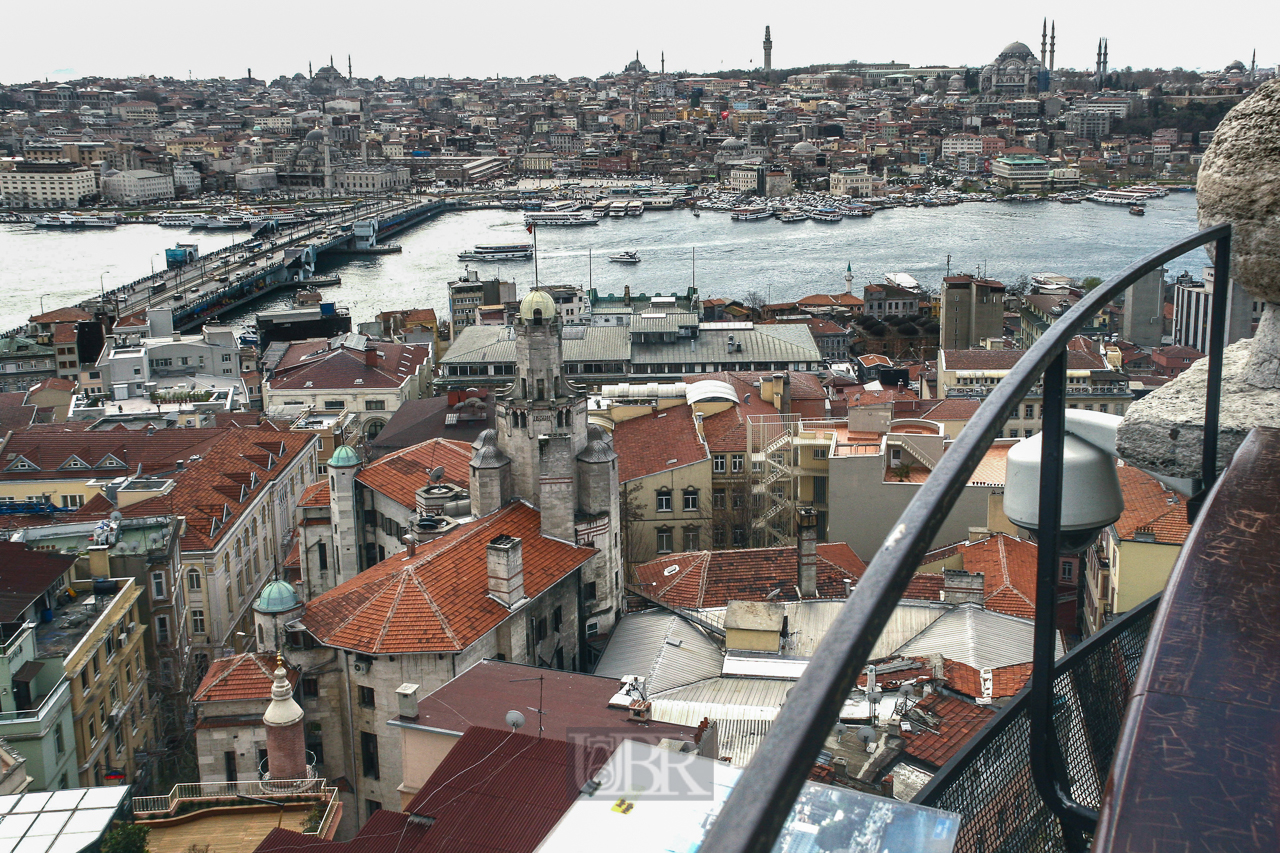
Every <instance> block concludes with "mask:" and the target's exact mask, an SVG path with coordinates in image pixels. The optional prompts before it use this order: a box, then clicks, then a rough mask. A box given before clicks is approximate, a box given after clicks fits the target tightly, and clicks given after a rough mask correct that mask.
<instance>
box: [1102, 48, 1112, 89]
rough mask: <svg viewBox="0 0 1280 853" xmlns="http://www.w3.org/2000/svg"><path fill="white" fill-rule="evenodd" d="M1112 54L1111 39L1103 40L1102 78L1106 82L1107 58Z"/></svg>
mask: <svg viewBox="0 0 1280 853" xmlns="http://www.w3.org/2000/svg"><path fill="white" fill-rule="evenodd" d="M1110 52H1111V41H1110V39H1103V40H1102V77H1103V79H1104V80H1105V79H1106V77H1107V57H1108V54H1109V53H1110Z"/></svg>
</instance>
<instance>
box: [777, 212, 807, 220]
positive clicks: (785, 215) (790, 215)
mask: <svg viewBox="0 0 1280 853" xmlns="http://www.w3.org/2000/svg"><path fill="white" fill-rule="evenodd" d="M808 218H809V214H807V213H805V212H804V211H803V210H784V211H782V212H780V213H779V214H778V221H779V222H804V221H805V220H806V219H808Z"/></svg>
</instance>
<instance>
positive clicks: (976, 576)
mask: <svg viewBox="0 0 1280 853" xmlns="http://www.w3.org/2000/svg"><path fill="white" fill-rule="evenodd" d="M985 581H986V577H985V576H984V575H983V573H982V572H974V573H973V574H970V573H969V572H966V571H965V570H964V569H944V570H943V572H942V600H943V601H945V602H946V603H947V604H960V603H962V602H965V601H974V602H977V603H979V604H981V603H982V593H983V589H984V587H985Z"/></svg>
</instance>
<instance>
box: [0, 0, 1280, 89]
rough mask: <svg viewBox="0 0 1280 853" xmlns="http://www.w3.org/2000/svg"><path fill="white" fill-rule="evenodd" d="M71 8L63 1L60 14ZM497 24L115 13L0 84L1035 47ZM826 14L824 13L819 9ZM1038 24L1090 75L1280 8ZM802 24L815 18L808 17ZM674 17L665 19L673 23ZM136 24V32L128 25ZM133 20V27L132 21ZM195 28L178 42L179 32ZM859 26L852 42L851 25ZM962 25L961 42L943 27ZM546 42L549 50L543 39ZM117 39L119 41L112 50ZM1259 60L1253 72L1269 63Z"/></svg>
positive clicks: (1206, 62)
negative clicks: (134, 38)
mask: <svg viewBox="0 0 1280 853" xmlns="http://www.w3.org/2000/svg"><path fill="white" fill-rule="evenodd" d="M77 8H83V9H84V10H85V16H86V17H87V18H91V17H92V14H94V13H95V12H91V11H90V7H89V6H88V4H86V3H84V2H83V0H72V3H71V8H70V10H69V11H70V12H71V13H72V16H73V17H74V16H75V10H76V9H77ZM492 8H493V11H492V17H491V18H486V20H493V19H494V18H496V19H497V20H498V21H499V23H498V24H497V25H496V26H492V27H491V28H489V29H488V30H486V31H485V32H481V33H473V32H472V31H473V30H474V25H475V22H476V18H475V16H474V15H472V14H470V10H469V9H468V8H466V7H444V8H441V9H439V10H433V14H432V15H431V16H430V17H427V16H421V17H418V16H416V15H415V14H414V13H408V14H407V15H406V16H404V17H407V18H408V20H407V22H406V21H404V20H403V19H402V18H397V21H398V22H399V23H394V22H391V21H389V20H387V19H384V18H378V17H373V18H372V19H371V25H370V26H368V27H361V28H359V29H356V28H352V29H349V30H343V29H341V28H337V27H334V26H332V25H331V23H330V22H329V21H328V20H327V19H326V18H325V17H324V15H323V12H322V11H317V13H316V14H315V16H314V17H312V18H308V19H302V20H299V17H298V15H297V13H296V10H287V11H286V10H285V9H283V8H277V7H264V8H262V9H260V10H255V15H254V17H253V18H252V20H245V19H243V18H235V17H226V18H217V17H210V18H207V19H201V20H199V21H198V22H192V23H193V24H194V26H193V27H191V28H189V29H188V28H184V27H182V26H178V27H176V28H175V29H174V30H173V31H172V32H173V33H174V34H175V35H174V37H172V38H167V39H163V40H152V42H153V43H149V44H147V45H146V46H145V47H144V48H143V49H140V50H139V49H134V47H133V43H132V42H130V41H127V40H123V39H119V38H114V37H113V36H114V35H116V34H123V33H126V32H129V31H130V29H128V28H130V27H132V26H133V25H128V24H125V23H123V22H115V21H112V22H109V23H105V24H102V25H101V26H99V27H97V28H93V29H89V28H86V29H83V30H75V31H73V32H71V33H68V34H65V36H60V38H59V41H58V44H59V48H58V49H57V50H56V51H51V50H49V49H48V48H47V46H46V44H47V43H46V42H43V41H42V40H39V39H30V40H26V41H20V42H18V43H17V44H14V45H11V46H10V49H9V50H7V51H6V53H5V55H4V56H0V83H5V84H16V83H23V82H33V81H36V80H44V79H49V80H70V79H78V78H83V77H133V76H146V75H154V76H157V77H176V78H180V79H184V78H187V77H188V76H191V77H193V78H197V79H199V78H216V77H228V78H237V77H241V76H244V74H245V73H246V72H247V70H248V69H250V68H251V69H252V70H253V74H254V77H255V78H257V79H263V80H268V81H269V80H273V79H275V78H276V77H278V76H280V75H282V74H284V75H293V74H295V73H299V72H300V73H306V70H307V67H308V63H311V65H312V67H313V68H319V67H320V66H321V65H323V64H325V63H327V62H328V58H329V56H330V55H332V56H333V57H334V61H335V64H336V65H337V66H338V67H339V69H340V70H341V71H343V72H345V71H346V64H347V59H346V58H347V56H348V55H350V56H351V57H352V63H353V67H354V70H355V76H357V77H365V76H368V77H376V76H378V75H381V76H383V77H385V78H388V79H391V78H395V77H415V76H426V77H490V76H493V75H495V74H497V75H501V76H505V77H527V76H531V75H535V74H549V73H554V74H557V75H559V76H561V77H563V78H569V77H573V76H581V75H585V76H592V77H594V76H599V75H602V74H605V73H609V72H619V71H621V70H622V68H623V66H624V65H625V64H626V63H627V62H628V61H629V60H630V59H632V58H634V57H635V55H636V52H637V51H638V52H639V56H640V60H641V61H642V62H643V63H644V64H645V65H646V66H647V67H648V68H649V69H650V70H651V71H657V70H658V69H659V66H660V65H661V63H662V58H663V57H664V56H665V63H666V68H667V70H668V71H673V72H674V71H681V72H686V71H687V72H689V73H711V72H716V71H721V70H730V69H735V68H736V69H751V68H759V67H761V66H762V65H763V64H764V50H763V45H762V42H763V36H764V28H765V26H771V27H772V39H773V57H772V59H773V62H772V65H773V68H775V69H785V68H792V67H798V66H806V65H813V64H840V63H844V62H848V61H851V60H855V59H856V60H860V61H864V62H889V61H896V62H904V63H909V64H911V65H913V66H923V65H944V66H960V65H968V66H981V65H983V64H986V63H988V62H990V61H991V60H992V58H994V56H995V55H996V54H997V53H998V52H999V51H1000V49H1001V48H1002V47H1003V46H1004V45H1006V44H1008V43H1010V42H1013V41H1022V42H1024V43H1025V44H1027V45H1028V46H1029V47H1031V49H1032V50H1033V51H1038V50H1039V47H1040V45H1039V38H1040V32H1041V22H1042V19H1043V17H1044V15H1043V11H1041V12H1032V11H1030V10H1028V11H1027V12H1025V13H1023V14H1013V15H1009V14H1006V15H1005V16H1004V17H1002V18H1000V19H999V23H997V24H991V23H987V24H983V25H979V24H978V23H977V22H976V21H975V19H974V16H973V13H972V11H971V10H967V9H963V10H962V9H958V8H955V7H951V6H944V5H942V4H935V3H927V4H925V6H924V7H922V8H921V10H920V13H919V14H915V15H913V16H912V17H911V19H910V22H906V21H904V19H903V17H902V15H901V13H899V12H897V11H895V10H877V9H872V10H868V11H865V12H860V13H859V15H858V17H857V18H856V19H852V20H849V21H848V24H847V25H846V26H834V27H830V26H824V27H817V26H814V25H812V24H806V23H797V22H795V21H789V20H788V19H787V18H786V17H785V16H783V15H781V14H778V12H779V11H780V10H779V9H777V8H776V7H772V6H769V5H766V4H764V3H760V2H755V3H751V4H749V5H748V6H747V7H746V8H745V9H740V10H739V11H738V12H737V13H735V15H733V16H732V17H731V18H729V19H725V18H724V17H723V16H719V15H717V14H716V13H714V12H713V11H712V10H710V9H709V8H708V9H703V8H701V7H692V8H690V7H688V6H684V5H677V4H675V3H670V2H666V0H659V2H657V3H654V4H650V5H648V6H646V8H645V14H644V15H643V17H640V18H638V19H637V20H628V21H625V22H624V23H623V24H621V25H619V26H617V27H616V28H611V27H608V26H605V25H599V26H592V27H589V26H587V25H581V24H575V23H565V22H563V21H557V20H554V19H548V18H547V17H546V16H545V15H542V14H540V13H538V12H537V11H536V10H535V9H534V8H533V7H529V6H526V5H524V4H515V3H510V2H501V3H499V4H496V6H495V7H492ZM832 11H833V14H834V13H835V11H836V10H835V9H833V10H832ZM1051 17H1053V19H1054V20H1055V22H1056V26H1057V67H1058V68H1060V69H1068V68H1074V69H1076V70H1090V69H1092V67H1093V64H1094V54H1095V51H1096V46H1097V42H1098V39H1099V38H1107V39H1108V41H1109V44H1110V47H1111V55H1110V60H1111V63H1110V64H1111V68H1112V70H1121V69H1123V68H1125V67H1126V66H1131V67H1133V68H1134V69H1141V68H1148V67H1149V68H1157V67H1160V68H1166V69H1168V68H1173V67H1182V68H1186V69H1198V70H1217V69H1220V68H1222V67H1223V66H1225V65H1226V64H1227V63H1228V62H1230V61H1232V60H1237V59H1238V60H1240V61H1242V62H1244V63H1245V64H1248V63H1249V61H1250V58H1251V55H1252V52H1253V50H1254V48H1255V46H1256V45H1255V44H1254V42H1257V41H1259V39H1258V38H1257V34H1258V33H1262V32H1268V31H1274V30H1276V29H1277V28H1280V10H1277V9H1275V8H1266V9H1258V10H1256V12H1255V13H1254V14H1253V15H1252V16H1251V17H1250V19H1249V23H1248V28H1247V29H1246V27H1245V26H1244V25H1243V24H1242V25H1239V26H1234V27H1229V28H1226V27H1224V28H1221V29H1219V30H1199V29H1196V28H1195V27H1194V26H1190V25H1188V24H1186V23H1184V22H1182V21H1180V20H1172V19H1169V18H1167V17H1160V16H1153V15H1150V14H1148V13H1146V12H1144V11H1142V10H1139V9H1130V8H1125V7H1121V8H1118V9H1115V10H1113V11H1111V12H1110V13H1109V14H1108V16H1107V17H1106V18H1105V19H1100V18H1099V17H1098V16H1097V15H1095V14H1091V13H1088V12H1085V11H1077V10H1070V9H1068V10H1064V11H1062V12H1061V13H1058V14H1054V15H1052V16H1051ZM42 20H44V14H43V13H42V12H37V11H35V10H34V9H33V8H31V7H23V8H21V9H18V10H16V11H15V12H13V13H11V15H10V22H11V23H12V24H13V25H14V27H13V30H12V31H13V32H35V31H38V28H39V26H40V25H41V21H42ZM805 20H806V21H813V20H815V17H813V16H810V17H808V18H806V19H805ZM673 22H676V23H678V24H679V26H672V23H673ZM134 29H137V28H134ZM142 29H144V30H145V29H146V28H145V27H144V28H142ZM183 32H194V33H198V39H199V43H200V45H202V46H203V47H200V48H197V49H196V50H193V49H192V45H191V43H190V41H189V40H188V39H185V38H181V37H179V36H178V35H176V34H178V33H183ZM851 32H857V33H859V35H858V37H857V38H856V39H850V38H849V33H851ZM957 33H960V34H963V35H962V36H961V37H960V38H957V37H956V34H957ZM548 44H551V45H554V47H552V48H550V49H549V48H548ZM122 45H123V46H124V47H122ZM1262 48H1263V55H1262V56H1260V57H1259V58H1258V61H1259V66H1260V67H1263V66H1268V65H1272V64H1275V61H1276V57H1274V56H1272V55H1270V54H1267V53H1266V50H1267V45H1266V44H1265V43H1264V44H1263V45H1262Z"/></svg>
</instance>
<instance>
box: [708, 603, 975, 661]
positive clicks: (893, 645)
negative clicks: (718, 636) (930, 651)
mask: <svg viewBox="0 0 1280 853" xmlns="http://www.w3.org/2000/svg"><path fill="white" fill-rule="evenodd" d="M843 606H844V600H843V599H840V600H823V601H787V602H783V604H782V608H783V613H784V614H785V615H786V617H787V630H788V631H789V632H790V633H791V636H790V637H789V638H788V640H787V643H786V645H785V648H784V649H783V653H784V654H787V655H792V656H794V657H813V652H814V649H816V648H817V647H818V643H820V642H821V641H822V638H823V637H825V636H826V635H827V629H829V628H830V627H831V623H832V622H834V621H835V618H836V615H837V614H839V612H840V608H841V607H843ZM951 606H952V605H948V604H943V603H942V602H940V601H939V602H928V601H909V600H903V601H900V602H898V606H897V607H895V608H894V610H893V615H892V616H890V617H889V622H888V624H886V625H885V627H884V631H882V632H881V634H880V639H878V640H876V644H875V647H874V648H872V650H871V657H870V660H877V659H879V658H885V657H889V656H890V655H891V654H893V652H894V650H895V649H897V648H898V647H899V646H901V645H902V644H903V643H905V642H907V641H908V640H910V639H911V638H912V637H914V636H915V635H916V634H919V633H920V632H921V631H923V630H924V629H925V628H927V627H929V625H931V624H932V623H933V621H934V620H935V619H937V618H938V617H939V616H941V615H942V614H944V613H946V612H947V610H948V609H949V608H950V607H951ZM695 612H696V613H697V614H698V616H699V617H701V618H702V619H705V620H706V621H707V622H710V623H711V624H713V625H716V626H718V627H723V626H724V613H725V608H723V607H710V608H706V609H704V610H698V611H695Z"/></svg>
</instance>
